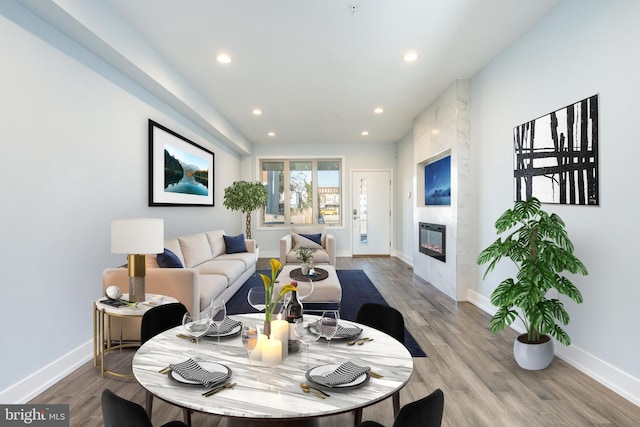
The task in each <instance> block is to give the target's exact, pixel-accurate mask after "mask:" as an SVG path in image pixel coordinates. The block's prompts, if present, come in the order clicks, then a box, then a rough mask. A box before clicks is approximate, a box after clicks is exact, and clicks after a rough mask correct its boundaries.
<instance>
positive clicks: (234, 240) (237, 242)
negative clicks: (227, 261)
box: [222, 234, 247, 254]
mask: <svg viewBox="0 0 640 427" xmlns="http://www.w3.org/2000/svg"><path fill="white" fill-rule="evenodd" d="M222 237H224V245H225V246H226V250H225V253H228V254H237V253H239V252H247V245H246V244H245V243H244V234H238V235H237V236H222Z"/></svg>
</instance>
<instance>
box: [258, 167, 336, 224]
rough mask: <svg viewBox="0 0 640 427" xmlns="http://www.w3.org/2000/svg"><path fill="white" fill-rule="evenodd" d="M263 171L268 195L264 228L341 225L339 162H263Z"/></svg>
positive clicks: (263, 221) (264, 213) (263, 222)
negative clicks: (272, 226)
mask: <svg viewBox="0 0 640 427" xmlns="http://www.w3.org/2000/svg"><path fill="white" fill-rule="evenodd" d="M260 170H261V179H262V183H263V184H264V186H265V188H266V189H267V193H268V195H269V197H268V199H267V204H266V206H265V207H264V209H263V210H262V214H261V216H260V224H261V225H263V226H270V225H285V224H286V225H304V224H326V225H341V224H342V221H341V206H342V203H341V193H340V189H341V176H342V170H341V161H340V160H338V159H321V160H311V159H288V160H261V161H260ZM285 201H286V203H285Z"/></svg>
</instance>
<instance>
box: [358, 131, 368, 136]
mask: <svg viewBox="0 0 640 427" xmlns="http://www.w3.org/2000/svg"><path fill="white" fill-rule="evenodd" d="M360 135H362V136H368V135H369V132H367V131H366V130H363V131H362V132H360Z"/></svg>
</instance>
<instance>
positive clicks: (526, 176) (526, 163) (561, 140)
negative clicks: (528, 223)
mask: <svg viewBox="0 0 640 427" xmlns="http://www.w3.org/2000/svg"><path fill="white" fill-rule="evenodd" d="M513 145H514V172H513V175H514V193H515V194H514V199H515V200H528V199H530V198H531V197H536V198H538V199H539V200H540V201H541V202H543V203H557V204H567V205H591V206H598V205H599V203H600V198H599V184H598V95H594V96H591V97H589V98H585V99H583V100H582V101H579V102H576V103H574V104H571V105H569V106H567V107H565V108H561V109H559V110H556V111H554V112H552V113H549V114H547V115H545V116H542V117H539V118H537V119H534V120H531V121H528V122H526V123H523V124H521V125H520V126H517V127H515V128H514V129H513Z"/></svg>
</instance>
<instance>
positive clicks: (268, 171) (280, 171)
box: [262, 162, 284, 224]
mask: <svg viewBox="0 0 640 427" xmlns="http://www.w3.org/2000/svg"><path fill="white" fill-rule="evenodd" d="M262 183H263V184H264V187H265V188H266V189H267V194H268V199H267V205H266V206H265V207H264V208H263V210H262V223H263V224H284V162H262Z"/></svg>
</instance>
